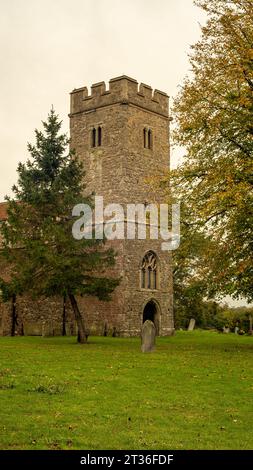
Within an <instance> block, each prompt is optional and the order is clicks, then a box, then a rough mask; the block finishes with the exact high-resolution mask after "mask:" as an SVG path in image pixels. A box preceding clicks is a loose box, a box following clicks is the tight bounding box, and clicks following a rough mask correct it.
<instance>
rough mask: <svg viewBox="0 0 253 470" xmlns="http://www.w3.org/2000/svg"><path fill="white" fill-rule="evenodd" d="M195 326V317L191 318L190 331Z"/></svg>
mask: <svg viewBox="0 0 253 470" xmlns="http://www.w3.org/2000/svg"><path fill="white" fill-rule="evenodd" d="M194 327H195V318H191V319H190V323H189V326H188V331H192V330H194Z"/></svg>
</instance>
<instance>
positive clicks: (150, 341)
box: [141, 320, 156, 352]
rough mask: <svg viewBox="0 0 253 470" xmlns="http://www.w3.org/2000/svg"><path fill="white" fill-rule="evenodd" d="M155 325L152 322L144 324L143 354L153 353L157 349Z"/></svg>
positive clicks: (142, 337) (142, 336)
mask: <svg viewBox="0 0 253 470" xmlns="http://www.w3.org/2000/svg"><path fill="white" fill-rule="evenodd" d="M155 335H156V329H155V325H154V323H153V322H152V321H151V320H146V321H145V322H144V323H143V326H142V330H141V350H142V352H152V351H154V349H155Z"/></svg>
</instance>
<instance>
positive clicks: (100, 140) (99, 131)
mask: <svg viewBox="0 0 253 470" xmlns="http://www.w3.org/2000/svg"><path fill="white" fill-rule="evenodd" d="M101 145H102V128H101V127H100V126H99V127H98V147H101Z"/></svg>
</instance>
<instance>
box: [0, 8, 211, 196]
mask: <svg viewBox="0 0 253 470" xmlns="http://www.w3.org/2000/svg"><path fill="white" fill-rule="evenodd" d="M0 7H1V17H0V57H1V64H2V66H1V86H0V95H1V96H0V102H1V107H0V148H1V157H0V183H1V184H0V201H2V200H3V199H4V196H5V194H11V191H10V188H11V186H12V185H13V183H14V182H15V181H16V168H17V164H18V162H19V161H25V160H26V159H27V157H28V153H27V148H26V146H27V142H28V141H33V137H34V129H35V128H36V127H40V126H41V120H42V119H46V117H47V113H48V111H49V109H50V107H51V105H52V104H53V105H54V107H55V109H56V111H57V113H58V114H59V115H60V117H61V119H62V120H63V123H64V130H65V131H68V112H69V92H70V91H71V90H72V89H73V88H79V87H81V86H84V85H87V86H88V87H90V86H91V84H92V83H96V82H99V81H102V80H104V81H105V82H106V83H108V81H109V80H110V78H113V77H117V76H119V75H122V74H126V75H129V76H131V77H133V78H135V79H137V80H138V82H144V83H146V84H148V85H151V86H152V87H153V88H158V89H160V90H163V91H165V92H167V93H168V94H169V95H170V96H171V97H173V96H175V94H176V92H177V87H178V86H179V85H180V83H182V80H183V77H184V76H185V74H186V73H187V71H188V69H189V62H188V58H187V53H188V52H189V47H190V44H193V43H195V42H196V41H197V40H198V38H199V36H200V27H199V22H201V23H203V22H204V16H203V13H202V12H201V11H200V10H199V9H198V8H197V7H195V6H194V5H193V0H72V1H70V0H0ZM175 155H176V156H177V155H178V154H177V153H176V154H175Z"/></svg>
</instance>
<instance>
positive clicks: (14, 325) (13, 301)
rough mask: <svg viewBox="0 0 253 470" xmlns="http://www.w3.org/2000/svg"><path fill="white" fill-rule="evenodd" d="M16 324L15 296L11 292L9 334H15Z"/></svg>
mask: <svg viewBox="0 0 253 470" xmlns="http://www.w3.org/2000/svg"><path fill="white" fill-rule="evenodd" d="M16 325H17V314H16V296H15V294H13V296H12V302H11V336H15V330H16Z"/></svg>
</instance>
